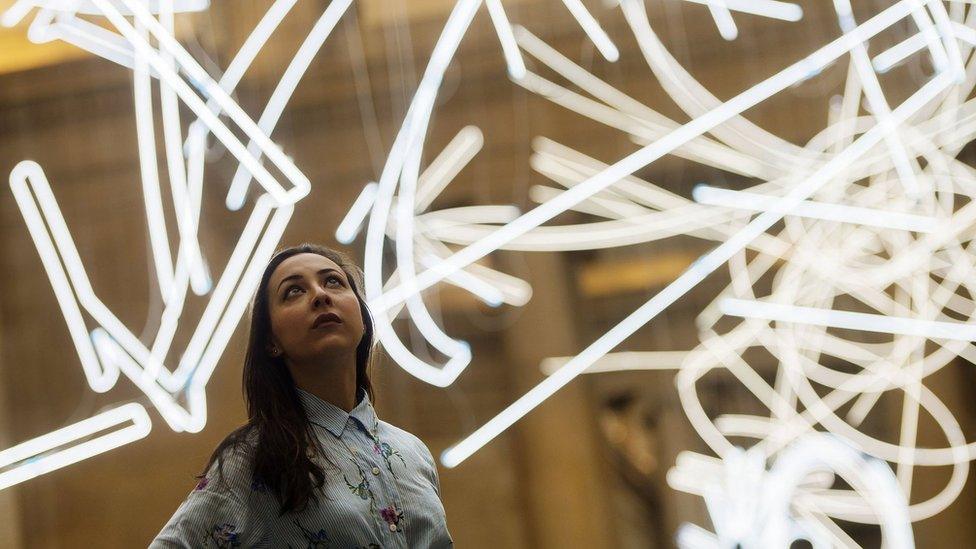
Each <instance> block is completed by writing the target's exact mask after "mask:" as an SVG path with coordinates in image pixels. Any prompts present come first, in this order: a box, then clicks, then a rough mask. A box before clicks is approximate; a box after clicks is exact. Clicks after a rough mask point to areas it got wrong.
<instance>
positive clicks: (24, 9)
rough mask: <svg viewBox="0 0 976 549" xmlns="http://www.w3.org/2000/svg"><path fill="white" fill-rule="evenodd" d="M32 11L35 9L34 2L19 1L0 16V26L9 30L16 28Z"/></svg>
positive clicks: (27, 0)
mask: <svg viewBox="0 0 976 549" xmlns="http://www.w3.org/2000/svg"><path fill="white" fill-rule="evenodd" d="M32 9H34V2H32V1H31V0H17V1H16V2H14V3H13V5H12V6H10V7H9V8H7V10H6V11H4V12H3V14H0V25H3V26H4V27H8V28H9V27H13V26H16V25H17V24H18V23H20V22H21V20H23V19H24V17H27V14H28V13H30V11H31V10H32Z"/></svg>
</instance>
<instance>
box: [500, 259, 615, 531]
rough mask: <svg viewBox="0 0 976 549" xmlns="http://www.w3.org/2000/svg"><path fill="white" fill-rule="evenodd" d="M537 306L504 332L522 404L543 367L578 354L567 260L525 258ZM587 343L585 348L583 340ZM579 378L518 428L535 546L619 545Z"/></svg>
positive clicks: (590, 412) (589, 407) (592, 421)
mask: <svg viewBox="0 0 976 549" xmlns="http://www.w3.org/2000/svg"><path fill="white" fill-rule="evenodd" d="M522 257H524V258H525V261H526V262H527V265H528V269H529V272H530V273H531V278H530V282H531V283H532V284H533V288H534V294H533V297H532V300H531V301H530V302H529V304H528V305H527V306H526V307H525V310H524V312H523V315H522V317H521V318H520V319H519V320H518V321H517V322H516V324H515V325H514V326H513V327H512V328H511V329H509V330H506V336H505V347H506V352H507V354H508V356H509V357H510V359H511V360H510V363H509V364H508V365H507V368H510V369H511V371H512V376H513V380H514V383H513V387H514V388H515V392H516V394H515V395H513V400H514V398H518V397H519V396H521V395H522V394H524V393H525V392H526V391H528V390H529V389H531V388H532V387H534V386H535V385H536V384H538V383H539V382H540V381H542V380H543V379H544V376H543V375H542V373H541V372H540V371H539V361H540V360H542V359H543V358H546V357H550V356H564V355H568V354H574V353H575V352H577V351H578V350H580V349H581V347H582V345H581V344H580V342H578V341H577V337H576V330H575V326H574V322H575V321H574V319H575V318H576V315H578V314H580V312H579V311H575V310H573V305H572V303H573V299H572V291H571V288H570V287H569V277H568V276H567V273H566V262H565V260H564V258H563V257H562V256H560V255H558V254H548V253H544V254H524V255H523V256H522ZM583 343H584V344H585V342H583ZM584 381H585V380H584V379H576V380H574V381H572V382H571V383H570V384H569V385H567V386H566V387H564V388H563V389H561V390H560V391H559V392H557V393H556V394H555V395H553V396H552V397H550V398H549V399H548V400H547V401H545V402H544V403H543V404H542V405H541V406H539V407H538V408H536V409H535V410H533V411H532V412H530V413H529V414H528V415H527V416H526V417H525V418H523V419H522V420H520V421H519V422H518V423H517V424H516V426H515V427H514V429H515V430H516V431H515V432H516V434H517V437H518V444H517V447H518V448H519V454H520V456H519V457H520V459H521V470H522V478H523V485H524V490H523V495H524V504H525V506H526V511H527V515H528V520H527V523H528V524H527V526H528V528H527V530H528V531H529V532H530V537H531V538H532V542H533V543H532V546H533V547H537V548H540V549H547V548H553V549H557V548H564V547H593V548H598V547H616V546H617V543H616V541H617V540H616V539H615V533H614V529H613V521H612V516H611V515H610V513H611V506H610V501H609V498H608V494H607V489H608V488H607V486H606V483H605V482H604V479H605V478H606V476H605V472H606V469H607V468H608V467H609V464H608V462H607V461H606V459H605V454H604V453H603V452H602V451H601V448H599V447H598V444H597V441H598V440H599V439H598V438H597V437H596V434H597V432H596V428H597V426H596V422H595V418H594V417H593V412H594V408H593V406H592V405H591V402H590V399H589V398H588V397H589V395H588V392H587V390H586V387H585V385H583V382H584Z"/></svg>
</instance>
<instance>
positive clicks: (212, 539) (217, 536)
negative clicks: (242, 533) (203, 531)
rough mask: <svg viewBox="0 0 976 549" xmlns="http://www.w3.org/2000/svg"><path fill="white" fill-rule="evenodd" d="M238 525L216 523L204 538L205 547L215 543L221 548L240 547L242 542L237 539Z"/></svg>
mask: <svg viewBox="0 0 976 549" xmlns="http://www.w3.org/2000/svg"><path fill="white" fill-rule="evenodd" d="M237 538H238V533H237V527H236V526H234V525H233V524H226V523H225V524H215V525H214V527H213V530H211V532H210V535H209V536H207V537H206V538H205V539H204V540H203V545H204V547H209V546H210V544H211V543H215V544H216V546H217V547H220V548H221V549H223V548H225V547H240V546H241V542H240V541H239V540H238V539H237Z"/></svg>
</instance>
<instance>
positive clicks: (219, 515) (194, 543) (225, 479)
mask: <svg viewBox="0 0 976 549" xmlns="http://www.w3.org/2000/svg"><path fill="white" fill-rule="evenodd" d="M237 461H238V460H236V459H230V460H227V462H225V463H224V467H223V476H221V475H220V473H218V471H217V469H216V465H215V466H214V467H212V468H211V470H210V471H208V473H207V476H206V477H204V478H203V479H201V480H200V483H199V484H197V486H196V488H194V490H193V491H192V492H190V495H189V496H187V498H186V500H185V501H184V502H183V504H182V505H180V507H179V508H178V509H177V510H176V513H175V514H173V517H172V518H170V520H169V522H167V523H166V526H164V527H163V529H162V531H160V532H159V534H158V535H157V536H156V539H154V540H153V542H152V543H151V544H150V547H151V548H153V549H156V548H160V549H161V548H174V547H179V548H184V547H185V548H190V547H253V546H255V545H261V544H264V543H267V540H266V539H264V538H265V537H266V534H267V530H268V521H269V518H270V517H266V516H264V514H265V513H266V509H268V508H269V506H267V505H263V504H261V503H266V502H257V501H254V499H255V494H254V491H253V490H250V489H248V490H247V491H244V492H242V491H241V490H239V489H238V488H239V486H238V485H240V484H242V483H243V480H244V479H245V477H246V475H245V473H246V469H243V468H241V467H240V466H239V465H240V464H239V463H237ZM249 484H250V483H248V487H249Z"/></svg>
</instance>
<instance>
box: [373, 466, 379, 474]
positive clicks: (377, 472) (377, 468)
mask: <svg viewBox="0 0 976 549" xmlns="http://www.w3.org/2000/svg"><path fill="white" fill-rule="evenodd" d="M373 474H374V475H378V474H380V468H379V467H373Z"/></svg>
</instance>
